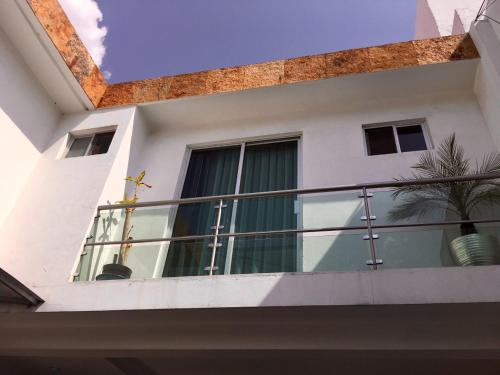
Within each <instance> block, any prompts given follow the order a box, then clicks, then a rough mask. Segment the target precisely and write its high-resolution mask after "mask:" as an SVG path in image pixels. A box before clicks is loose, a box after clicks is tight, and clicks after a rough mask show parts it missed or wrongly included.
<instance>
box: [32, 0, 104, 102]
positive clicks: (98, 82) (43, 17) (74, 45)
mask: <svg viewBox="0 0 500 375" xmlns="http://www.w3.org/2000/svg"><path fill="white" fill-rule="evenodd" d="M26 1H27V3H28V4H29V6H30V7H31V10H32V11H33V13H34V14H35V16H36V17H37V18H38V20H39V21H40V24H41V25H42V27H43V28H44V29H45V31H46V32H47V34H48V36H49V37H50V39H51V40H52V43H54V46H55V47H56V48H57V50H58V51H59V54H60V55H61V57H62V58H63V60H64V61H65V62H66V65H67V66H68V68H69V69H70V70H71V72H72V73H73V75H74V76H75V78H76V80H77V81H78V83H79V84H80V86H81V87H82V89H83V91H85V93H86V94H87V96H88V98H89V99H90V101H91V102H92V104H93V105H94V106H96V107H97V105H98V104H99V102H100V100H101V98H102V96H103V94H104V92H105V91H106V88H107V87H108V85H107V83H106V80H105V79H104V77H103V75H102V73H101V71H100V70H99V68H98V67H97V65H96V64H95V63H94V61H93V60H92V57H91V56H90V54H89V53H88V51H87V49H86V48H85V46H84V44H83V43H82V41H81V40H80V38H79V37H78V35H77V33H76V31H75V28H74V27H73V25H72V24H71V22H70V21H69V19H68V17H67V16H66V14H65V13H64V11H63V9H62V8H61V6H60V5H59V3H58V1H57V0H26Z"/></svg>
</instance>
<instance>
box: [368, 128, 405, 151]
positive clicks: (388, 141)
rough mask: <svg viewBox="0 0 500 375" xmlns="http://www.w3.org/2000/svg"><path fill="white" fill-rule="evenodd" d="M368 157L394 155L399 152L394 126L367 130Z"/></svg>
mask: <svg viewBox="0 0 500 375" xmlns="http://www.w3.org/2000/svg"><path fill="white" fill-rule="evenodd" d="M365 135H366V145H367V147H368V155H383V154H394V153H396V152H398V150H397V148H396V142H395V140H394V131H393V130H392V126H386V127H383V128H373V129H365Z"/></svg>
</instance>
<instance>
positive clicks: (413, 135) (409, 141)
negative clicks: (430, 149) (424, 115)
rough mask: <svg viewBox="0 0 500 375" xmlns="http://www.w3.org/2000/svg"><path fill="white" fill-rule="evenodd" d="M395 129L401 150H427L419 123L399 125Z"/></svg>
mask: <svg viewBox="0 0 500 375" xmlns="http://www.w3.org/2000/svg"><path fill="white" fill-rule="evenodd" d="M396 130H397V132H398V139H399V146H400V148H401V152H408V151H420V150H427V146H426V144H425V137H424V132H423V131H422V127H421V126H420V125H415V126H400V127H398V128H397V129H396Z"/></svg>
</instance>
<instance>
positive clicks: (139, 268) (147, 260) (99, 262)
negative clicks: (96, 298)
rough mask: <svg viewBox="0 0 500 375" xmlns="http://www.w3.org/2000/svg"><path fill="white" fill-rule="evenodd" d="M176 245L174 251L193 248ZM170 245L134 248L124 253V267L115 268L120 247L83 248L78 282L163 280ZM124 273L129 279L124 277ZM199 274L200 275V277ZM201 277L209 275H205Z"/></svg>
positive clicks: (142, 245) (187, 245)
mask: <svg viewBox="0 0 500 375" xmlns="http://www.w3.org/2000/svg"><path fill="white" fill-rule="evenodd" d="M178 243H179V245H178V246H177V249H185V248H188V249H189V248H192V244H191V243H190V242H188V241H179V242H178ZM171 244H173V242H172V243H169V242H161V243H143V244H133V245H132V246H130V247H129V248H128V249H127V251H126V256H125V257H124V261H123V264H124V266H125V267H123V266H121V265H116V264H115V263H116V262H117V259H118V254H119V253H120V248H121V246H120V245H106V246H86V247H85V255H84V256H82V257H81V265H80V275H79V277H78V280H79V281H93V280H96V279H100V280H108V279H123V278H130V279H143V278H147V279H151V278H158V277H162V274H163V272H164V267H165V261H166V258H167V254H168V253H169V252H170V251H172V249H173V247H172V246H171ZM122 251H123V249H122ZM106 265H108V266H106ZM208 265H209V263H207V264H202V265H200V267H199V268H201V269H203V268H204V267H205V266H208ZM127 269H128V272H129V277H123V275H124V274H125V273H126V272H127ZM202 274H203V273H200V275H202ZM204 274H208V272H205V273H204ZM179 276H182V275H179Z"/></svg>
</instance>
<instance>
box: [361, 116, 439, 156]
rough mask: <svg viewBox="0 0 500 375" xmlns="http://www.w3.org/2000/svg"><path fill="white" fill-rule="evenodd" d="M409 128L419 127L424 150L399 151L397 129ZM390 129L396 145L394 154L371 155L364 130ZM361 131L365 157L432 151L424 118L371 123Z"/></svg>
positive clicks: (365, 125)
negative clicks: (422, 137)
mask: <svg viewBox="0 0 500 375" xmlns="http://www.w3.org/2000/svg"><path fill="white" fill-rule="evenodd" d="M410 126H420V128H421V129H422V135H423V136H424V142H425V147H426V149H425V150H415V151H401V144H400V141H399V135H398V128H405V127H410ZM389 127H391V128H392V134H393V136H394V143H395V144H396V152H390V153H387V154H377V155H371V154H370V152H369V146H368V137H367V133H366V130H367V129H377V128H389ZM362 129H363V139H364V142H363V143H364V149H365V155H366V156H387V155H398V154H403V153H404V154H406V153H409V152H423V151H429V150H432V149H433V146H432V140H431V137H430V133H429V127H428V125H427V120H426V119H425V118H417V119H411V120H402V121H389V122H379V123H373V124H364V125H363V126H362Z"/></svg>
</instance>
